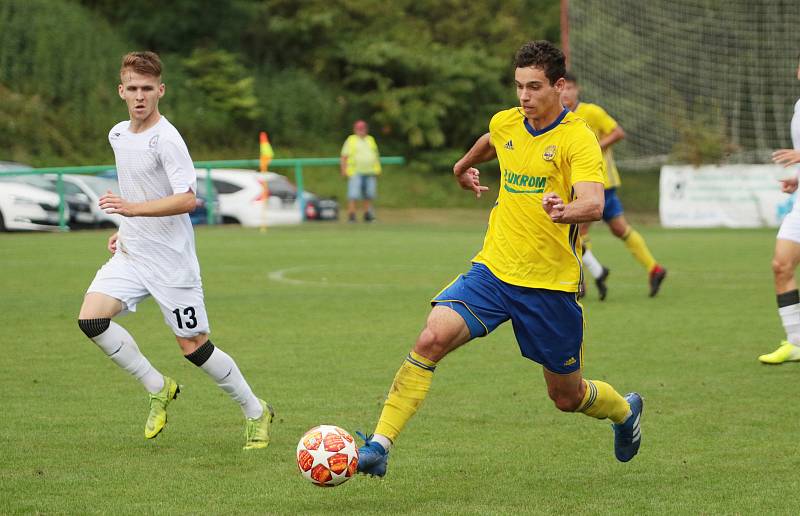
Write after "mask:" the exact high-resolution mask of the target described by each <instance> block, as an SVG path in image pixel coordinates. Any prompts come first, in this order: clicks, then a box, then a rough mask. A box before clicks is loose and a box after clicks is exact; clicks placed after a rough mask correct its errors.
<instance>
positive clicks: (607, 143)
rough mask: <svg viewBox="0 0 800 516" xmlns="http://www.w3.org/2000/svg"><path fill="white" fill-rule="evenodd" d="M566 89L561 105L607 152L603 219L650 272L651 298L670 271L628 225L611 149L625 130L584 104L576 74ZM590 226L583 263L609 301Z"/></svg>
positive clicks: (604, 272) (605, 274) (584, 227)
mask: <svg viewBox="0 0 800 516" xmlns="http://www.w3.org/2000/svg"><path fill="white" fill-rule="evenodd" d="M564 79H565V84H564V90H563V91H562V92H561V102H563V103H564V105H565V106H566V107H567V108H569V109H570V111H572V112H573V113H575V114H576V115H578V116H579V117H580V118H583V119H584V120H585V121H586V123H587V124H589V127H591V128H592V130H593V131H594V133H595V134H596V135H597V140H598V142H599V143H600V148H601V149H602V150H603V158H604V159H605V162H606V172H607V177H606V181H605V206H604V207H603V220H604V221H606V223H607V224H608V228H609V229H610V230H611V233H612V234H613V235H614V236H615V237H617V238H619V239H621V240H622V241H623V242H624V243H625V247H627V248H628V250H629V251H630V252H631V254H632V255H633V257H634V258H635V259H636V261H638V262H639V263H640V264H642V267H644V268H645V270H646V271H647V272H648V279H649V281H648V282H649V285H650V297H653V296H655V295H656V294H658V290H659V288H661V283H662V282H663V281H664V278H666V277H667V270H666V269H665V268H664V267H662V266H660V265H659V264H658V262H656V259H655V258H653V255H652V253H650V249H648V247H647V244H646V243H645V241H644V238H643V237H642V235H640V234H639V232H638V231H636V230H635V229H633V227H631V226H630V224H628V221H627V220H626V219H625V215H624V212H623V208H622V202H621V201H620V200H619V197H618V196H617V188H619V186H620V185H621V184H622V181H621V180H620V176H619V171H618V170H617V165H616V163H614V155H613V151H612V149H611V147H612V146H613V145H614V144H615V143H617V142H618V141H620V140H622V139H623V138H625V131H623V129H622V127H620V125H619V124H618V123H617V121H616V120H614V119H613V118H612V117H611V116H610V115H609V114H608V113H606V111H605V110H604V109H603V108H602V107H600V106H598V105H597V104H590V103H588V102H581V100H580V88H579V87H578V80H577V79H576V78H575V76H574V75H572V74H570V73H567V74H566V76H565V77H564ZM588 233H589V223H585V224H582V225H581V240H582V241H583V243H584V245H585V246H586V249H585V251H584V255H583V262H584V264H585V265H586V268H588V269H589V273H590V274H591V275H592V277H593V278H594V279H595V283H596V285H597V290H598V293H599V294H600V300H601V301H602V300H603V299H605V298H606V293H607V285H606V279H607V278H608V273H609V270H608V268H606V267H604V266H603V265H602V264H600V262H599V261H598V260H597V258H596V257H595V256H594V254H593V253H592V251H591V245H590V244H589V235H588Z"/></svg>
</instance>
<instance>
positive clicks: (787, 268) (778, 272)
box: [772, 258, 794, 277]
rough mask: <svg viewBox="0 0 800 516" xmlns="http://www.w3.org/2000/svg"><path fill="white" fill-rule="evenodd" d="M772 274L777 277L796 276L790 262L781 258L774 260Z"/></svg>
mask: <svg viewBox="0 0 800 516" xmlns="http://www.w3.org/2000/svg"><path fill="white" fill-rule="evenodd" d="M772 272H773V274H775V276H777V277H781V276H791V275H793V274H794V269H793V268H792V264H791V263H790V262H789V260H784V259H781V258H773V259H772Z"/></svg>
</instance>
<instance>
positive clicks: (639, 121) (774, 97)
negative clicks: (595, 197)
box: [569, 0, 800, 169]
mask: <svg viewBox="0 0 800 516" xmlns="http://www.w3.org/2000/svg"><path fill="white" fill-rule="evenodd" d="M569 47H570V49H569V50H570V69H571V71H572V72H573V73H574V74H575V75H576V76H577V79H578V83H579V85H580V87H581V99H582V100H584V101H587V102H595V103H597V104H600V105H601V106H603V107H604V108H605V109H606V110H607V111H608V112H609V114H611V116H613V117H614V118H615V119H616V120H617V121H618V122H619V123H620V125H621V126H622V127H623V128H624V129H625V132H626V133H627V138H626V139H625V141H624V142H622V143H620V144H619V145H617V146H616V147H615V148H614V153H615V156H616V157H617V162H618V163H619V164H620V166H622V167H624V168H629V169H630V168H634V169H635V168H650V167H653V166H655V165H658V164H661V163H666V162H688V163H696V164H700V163H763V162H767V161H768V160H769V157H770V153H771V152H772V151H773V150H774V149H776V148H784V147H791V138H790V133H789V123H790V120H791V117H792V113H793V110H794V104H795V102H796V101H797V99H798V97H800V81H798V80H797V67H798V61H800V3H798V0H647V1H641V0H569Z"/></svg>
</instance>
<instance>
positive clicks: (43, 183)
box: [0, 175, 56, 192]
mask: <svg viewBox="0 0 800 516" xmlns="http://www.w3.org/2000/svg"><path fill="white" fill-rule="evenodd" d="M0 180H2V181H6V182H9V183H25V184H26V185H31V186H35V187H37V188H42V189H44V190H49V191H51V192H55V191H56V185H55V183H54V182H53V181H50V180H49V179H47V178H44V177H42V176H31V175H25V176H2V177H0Z"/></svg>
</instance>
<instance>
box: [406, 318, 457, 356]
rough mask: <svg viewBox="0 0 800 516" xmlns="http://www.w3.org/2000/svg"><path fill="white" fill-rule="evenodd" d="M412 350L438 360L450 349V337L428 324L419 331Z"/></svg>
mask: <svg viewBox="0 0 800 516" xmlns="http://www.w3.org/2000/svg"><path fill="white" fill-rule="evenodd" d="M414 351H415V352H417V353H419V354H421V355H423V356H425V357H428V358H431V359H432V360H436V361H438V360H441V358H443V357H444V356H445V355H446V354H447V353H448V351H450V339H448V338H446V337H445V336H444V335H443V334H442V333H441V332H438V331H435V330H433V329H432V328H430V327H429V326H428V327H425V329H424V330H422V333H420V335H419V338H418V339H417V344H416V346H414Z"/></svg>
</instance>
